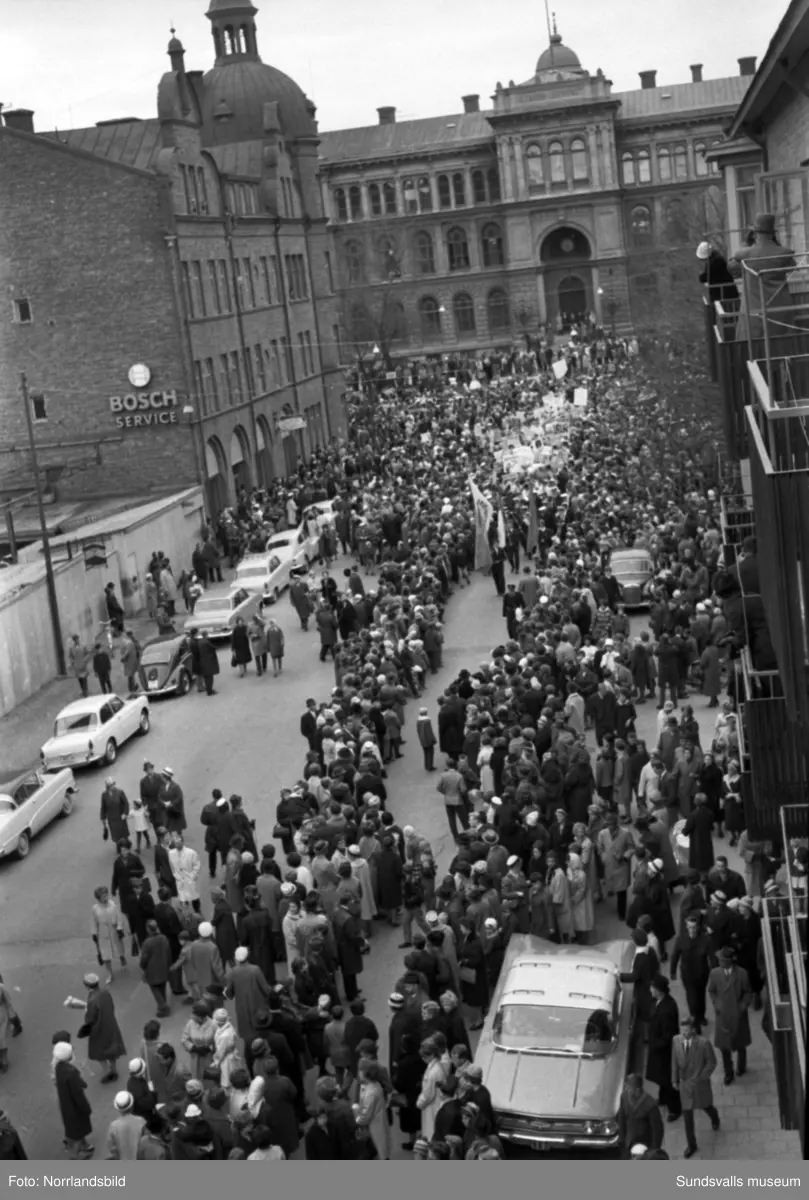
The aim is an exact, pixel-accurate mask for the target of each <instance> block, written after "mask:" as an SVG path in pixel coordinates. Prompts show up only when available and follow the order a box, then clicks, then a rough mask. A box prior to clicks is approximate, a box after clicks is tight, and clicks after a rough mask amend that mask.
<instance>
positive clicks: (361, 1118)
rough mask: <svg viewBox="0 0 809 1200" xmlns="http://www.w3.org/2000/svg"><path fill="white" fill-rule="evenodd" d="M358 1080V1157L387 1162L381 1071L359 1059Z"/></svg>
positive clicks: (378, 1067) (386, 1136)
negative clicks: (385, 1160)
mask: <svg viewBox="0 0 809 1200" xmlns="http://www.w3.org/2000/svg"><path fill="white" fill-rule="evenodd" d="M357 1078H358V1081H359V1096H358V1100H357V1112H356V1121H357V1136H358V1138H359V1139H360V1157H362V1158H380V1159H389V1158H390V1126H389V1124H388V1112H387V1102H386V1098H385V1091H384V1089H383V1087H382V1068H381V1067H380V1065H379V1063H377V1062H373V1061H372V1060H371V1059H368V1058H361V1059H360V1061H359V1064H358V1068H357Z"/></svg>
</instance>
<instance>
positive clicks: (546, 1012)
mask: <svg viewBox="0 0 809 1200" xmlns="http://www.w3.org/2000/svg"><path fill="white" fill-rule="evenodd" d="M612 1037H613V1028H612V1021H611V1019H610V1014H609V1013H608V1012H606V1011H605V1010H604V1009H601V1008H596V1009H588V1008H563V1007H561V1006H560V1005H542V1004H506V1005H504V1006H503V1007H502V1008H501V1009H500V1010H499V1012H498V1013H497V1016H496V1018H495V1022H494V1028H493V1030H492V1038H493V1041H494V1043H495V1045H496V1046H502V1047H503V1048H504V1049H506V1050H552V1051H553V1050H556V1051H561V1052H568V1053H571V1054H606V1052H607V1050H608V1049H609V1047H610V1045H611V1043H612Z"/></svg>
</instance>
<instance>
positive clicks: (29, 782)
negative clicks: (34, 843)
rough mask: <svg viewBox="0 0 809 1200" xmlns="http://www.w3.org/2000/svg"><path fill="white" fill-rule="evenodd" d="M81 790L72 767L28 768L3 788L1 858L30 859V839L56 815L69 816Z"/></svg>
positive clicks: (1, 803) (0, 821) (0, 797)
mask: <svg viewBox="0 0 809 1200" xmlns="http://www.w3.org/2000/svg"><path fill="white" fill-rule="evenodd" d="M78 790H79V789H78V788H77V787H76V781H75V779H74V778H73V772H72V771H70V770H64V771H54V772H53V773H52V774H46V773H45V772H44V771H26V772H25V774H24V775H19V776H18V777H17V778H16V779H13V780H11V781H10V782H9V783H5V784H3V785H2V787H0V858H6V857H7V856H8V855H10V854H15V855H16V856H17V858H27V857H28V851H29V850H30V848H31V839H32V838H35V837H36V835H37V834H38V833H39V832H40V831H41V830H43V829H44V828H45V826H46V825H50V823H51V821H53V820H55V819H56V817H69V816H70V814H71V813H72V812H73V797H74V796H75V795H76V792H77V791H78Z"/></svg>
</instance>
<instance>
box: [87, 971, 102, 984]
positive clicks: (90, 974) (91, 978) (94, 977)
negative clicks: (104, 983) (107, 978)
mask: <svg viewBox="0 0 809 1200" xmlns="http://www.w3.org/2000/svg"><path fill="white" fill-rule="evenodd" d="M100 982H101V980H100V979H99V978H98V976H97V975H94V974H93V972H92V971H89V972H88V973H87V974H86V975H85V976H84V986H85V987H89V988H94V987H98V985H99V983H100Z"/></svg>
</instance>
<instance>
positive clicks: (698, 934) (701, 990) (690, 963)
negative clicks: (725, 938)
mask: <svg viewBox="0 0 809 1200" xmlns="http://www.w3.org/2000/svg"><path fill="white" fill-rule="evenodd" d="M710 952H711V944H710V940H709V938H708V936H707V935H706V934H705V933H704V932H703V931H702V929H701V921H700V919H699V916H698V915H697V913H691V914H690V916H688V917H686V920H685V933H681V934H680V935H679V937H678V938H677V940H676V941H675V943H674V949H673V950H672V952H671V969H670V970H671V978H672V980H674V979H676V978H677V968H678V967H679V968H680V978H681V979H682V981H683V987H684V988H685V999H686V1003H687V1005H688V1011H689V1013H690V1014H691V1018H692V1020H693V1022H694V1027H695V1029H696V1031H697V1033H699V1032H700V1030H701V1029H702V1027H703V1026H704V1025H705V989H706V988H707V986H708V978H709V976H710V974H711V957H710Z"/></svg>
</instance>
